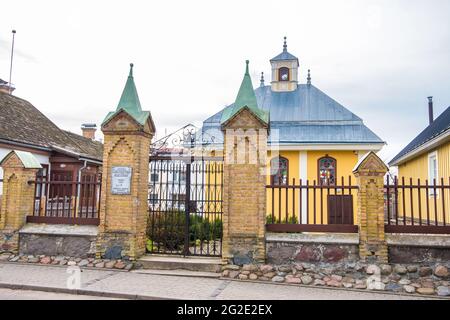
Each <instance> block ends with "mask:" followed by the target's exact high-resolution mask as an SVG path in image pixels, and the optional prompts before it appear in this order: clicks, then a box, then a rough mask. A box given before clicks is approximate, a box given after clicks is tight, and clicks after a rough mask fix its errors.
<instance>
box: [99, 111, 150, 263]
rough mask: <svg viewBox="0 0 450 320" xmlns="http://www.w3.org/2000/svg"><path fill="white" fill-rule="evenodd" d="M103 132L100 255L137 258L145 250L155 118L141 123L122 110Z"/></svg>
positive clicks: (107, 124)
mask: <svg viewBox="0 0 450 320" xmlns="http://www.w3.org/2000/svg"><path fill="white" fill-rule="evenodd" d="M102 132H103V134H104V151H103V174H102V194H101V203H100V225H99V235H98V240H97V257H104V258H108V259H120V258H129V259H137V258H139V257H140V256H142V255H143V254H144V253H145V241H146V227H147V218H148V205H147V201H148V199H147V197H148V170H149V168H148V167H149V153H150V141H151V138H152V136H153V134H154V125H153V121H152V120H151V116H150V118H149V119H148V120H147V121H146V122H145V123H143V124H142V123H139V122H138V121H137V120H135V118H133V117H132V116H130V115H129V114H128V113H127V112H126V111H124V110H121V111H118V112H116V113H115V114H114V115H113V116H112V117H111V118H110V119H109V120H107V121H106V122H104V123H103V125H102ZM118 170H121V171H122V172H129V174H130V175H131V178H130V184H129V187H130V188H129V190H127V183H126V180H127V178H126V174H125V177H124V178H123V180H122V181H120V180H119V179H118V178H117V173H118ZM113 176H114V177H115V178H113ZM121 179H122V178H121ZM124 181H125V182H124ZM113 182H115V185H113ZM117 183H119V184H117Z"/></svg>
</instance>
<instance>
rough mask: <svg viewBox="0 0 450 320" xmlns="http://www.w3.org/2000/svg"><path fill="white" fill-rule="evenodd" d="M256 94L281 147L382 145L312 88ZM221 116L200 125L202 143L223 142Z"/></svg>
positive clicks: (262, 89) (360, 123) (265, 90)
mask: <svg viewBox="0 0 450 320" xmlns="http://www.w3.org/2000/svg"><path fill="white" fill-rule="evenodd" d="M255 94H256V99H257V102H258V107H259V108H261V109H263V110H267V111H268V112H270V130H271V136H272V137H275V135H276V134H278V136H279V140H280V143H282V144H296V143H302V144H305V143H380V144H383V143H384V142H383V140H382V139H380V138H379V137H378V136H377V135H376V134H375V133H373V132H372V131H371V130H370V129H369V128H367V127H366V126H365V125H364V123H363V121H362V119H361V118H359V117H358V116H356V115H355V114H353V113H352V112H350V111H349V110H348V109H346V108H345V107H344V106H342V105H341V104H339V103H338V102H336V101H335V100H333V99H332V98H330V97H329V96H328V95H326V94H325V93H323V92H322V91H321V90H319V89H318V88H316V87H315V86H313V85H307V84H300V85H298V88H297V89H296V90H295V91H290V92H274V91H272V90H271V87H270V86H264V87H259V88H257V89H256V90H255ZM232 107H233V105H229V106H227V107H226V108H232ZM226 108H225V109H226ZM225 109H224V110H225ZM222 112H223V110H221V111H219V112H218V113H216V114H215V115H213V116H211V117H210V118H208V119H206V120H205V121H204V122H203V128H202V132H203V133H205V132H206V135H205V136H204V137H203V140H205V138H206V139H207V138H208V136H212V137H214V138H215V142H216V143H221V142H222V141H223V137H222V132H221V130H220V118H221V116H222ZM275 130H276V131H275ZM269 139H271V137H269Z"/></svg>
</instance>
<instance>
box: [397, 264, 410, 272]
mask: <svg viewBox="0 0 450 320" xmlns="http://www.w3.org/2000/svg"><path fill="white" fill-rule="evenodd" d="M394 272H395V273H397V274H406V273H408V269H406V268H405V267H404V266H402V265H396V266H395V267H394Z"/></svg>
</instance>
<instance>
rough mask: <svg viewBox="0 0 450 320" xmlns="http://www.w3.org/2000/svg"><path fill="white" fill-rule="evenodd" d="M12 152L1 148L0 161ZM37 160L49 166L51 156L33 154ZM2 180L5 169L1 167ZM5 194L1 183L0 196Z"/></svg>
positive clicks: (0, 177) (0, 175) (0, 176)
mask: <svg viewBox="0 0 450 320" xmlns="http://www.w3.org/2000/svg"><path fill="white" fill-rule="evenodd" d="M11 151H12V149H7V148H1V147H0V161H2V160H3V158H4V157H5V156H6V155H7V154H8V153H10V152H11ZM32 154H33V155H34V156H35V157H36V159H37V160H38V161H39V163H41V164H49V163H50V162H49V156H44V155H42V154H36V153H32ZM0 179H3V169H2V167H1V166H0ZM2 194H3V182H0V195H2Z"/></svg>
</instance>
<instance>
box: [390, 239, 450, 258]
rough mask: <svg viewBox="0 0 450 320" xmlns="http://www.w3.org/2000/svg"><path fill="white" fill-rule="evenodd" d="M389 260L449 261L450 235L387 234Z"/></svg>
mask: <svg viewBox="0 0 450 320" xmlns="http://www.w3.org/2000/svg"><path fill="white" fill-rule="evenodd" d="M386 238H387V243H388V248H389V262H392V263H421V264H434V263H447V262H449V261H450V235H429V234H387V235H386Z"/></svg>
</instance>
